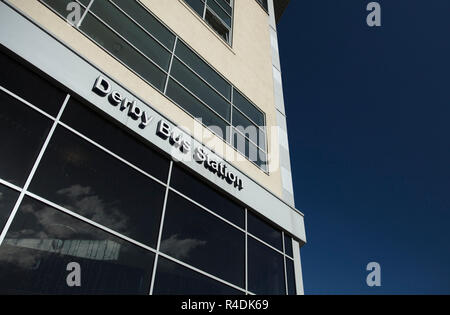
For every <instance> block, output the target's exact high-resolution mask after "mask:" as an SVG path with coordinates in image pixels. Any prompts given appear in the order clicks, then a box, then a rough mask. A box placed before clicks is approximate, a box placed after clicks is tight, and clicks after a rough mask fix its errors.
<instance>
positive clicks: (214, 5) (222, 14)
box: [207, 0, 231, 27]
mask: <svg viewBox="0 0 450 315" xmlns="http://www.w3.org/2000/svg"><path fill="white" fill-rule="evenodd" d="M207 4H208V7H209V8H210V9H211V10H212V11H213V12H214V13H215V14H216V15H217V16H218V17H219V18H220V19H221V20H222V21H223V22H225V24H226V25H228V26H229V27H231V17H230V16H229V15H228V14H227V13H226V12H225V10H224V9H222V7H221V6H220V5H218V4H217V3H216V2H215V1H214V0H211V1H208V2H207Z"/></svg>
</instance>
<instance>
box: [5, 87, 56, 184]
mask: <svg viewBox="0 0 450 315" xmlns="http://www.w3.org/2000/svg"><path fill="white" fill-rule="evenodd" d="M51 126H52V121H51V120H50V119H48V118H47V117H45V116H43V115H41V114H40V113H38V112H37V111H35V110H33V109H31V108H30V107H28V106H26V105H24V104H23V103H22V102H20V101H18V100H16V99H15V98H13V97H12V96H9V95H8V94H6V93H4V92H2V91H0V178H2V179H4V180H6V181H8V182H10V183H13V184H15V185H18V186H23V185H24V184H25V181H26V179H27V177H28V174H29V172H30V171H31V168H32V167H33V164H34V162H35V160H36V158H37V156H38V154H39V152H40V150H41V147H42V145H43V144H44V141H45V139H46V138H47V136H48V133H49V131H50V128H51Z"/></svg>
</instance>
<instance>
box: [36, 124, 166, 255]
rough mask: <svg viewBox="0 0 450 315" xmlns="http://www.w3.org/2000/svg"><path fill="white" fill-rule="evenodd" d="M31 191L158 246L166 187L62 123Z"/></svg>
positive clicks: (41, 164) (141, 240)
mask: <svg viewBox="0 0 450 315" xmlns="http://www.w3.org/2000/svg"><path fill="white" fill-rule="evenodd" d="M30 190H31V191H32V192H34V193H36V194H38V195H40V196H43V197H45V198H47V199H48V200H51V201H52V202H55V203H57V204H59V205H61V206H63V207H66V208H68V209H70V210H73V211H75V212H77V213H79V214H80V215H82V216H84V217H86V218H88V219H90V220H92V221H95V222H98V223H100V224H102V225H105V226H106V227H108V228H110V229H112V230H114V231H117V232H120V233H122V234H124V235H127V236H130V237H132V238H134V239H136V240H138V241H140V242H142V243H144V244H147V245H149V246H152V247H155V245H156V240H157V236H158V231H159V225H160V218H161V212H162V205H163V200H164V192H165V188H164V186H162V185H160V184H158V183H156V182H155V181H153V180H152V179H150V178H148V177H146V176H144V175H142V174H140V173H138V172H137V171H135V170H133V169H132V168H130V167H128V166H127V165H125V164H123V163H122V162H120V161H119V160H117V159H115V158H114V157H112V156H110V155H109V154H106V153H105V152H103V151H101V150H100V149H98V148H96V147H95V146H93V145H92V144H90V143H88V142H87V141H85V140H83V139H81V138H79V137H78V136H76V135H74V134H73V133H71V132H70V131H67V130H66V129H64V128H62V127H58V128H57V129H56V131H55V133H54V135H53V138H52V140H51V141H50V143H49V147H48V148H47V152H46V153H45V154H44V156H43V158H42V160H41V163H40V165H39V168H38V169H37V171H36V174H35V176H34V178H33V181H32V182H31V185H30Z"/></svg>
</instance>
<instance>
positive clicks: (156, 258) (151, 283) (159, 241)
mask: <svg viewBox="0 0 450 315" xmlns="http://www.w3.org/2000/svg"><path fill="white" fill-rule="evenodd" d="M172 168H173V161H170V165H169V175H168V176H167V183H166V191H165V194H164V202H163V207H162V213H161V221H160V223H159V232H158V241H157V243H156V256H155V260H154V262H153V273H152V279H151V282H150V290H149V293H148V294H149V295H153V288H154V285H155V277H156V267H157V264H158V257H159V250H160V247H161V239H162V233H163V226H164V217H165V214H166V207H167V199H168V196H169V185H170V179H171V177H172Z"/></svg>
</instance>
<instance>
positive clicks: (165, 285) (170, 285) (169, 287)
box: [153, 257, 244, 295]
mask: <svg viewBox="0 0 450 315" xmlns="http://www.w3.org/2000/svg"><path fill="white" fill-rule="evenodd" d="M153 294H165V295H185V294H195V295H200V294H201V295H242V294H244V292H241V291H238V290H236V289H234V288H232V287H229V286H227V285H225V284H222V283H220V282H218V281H216V280H213V279H211V278H208V277H207V276H204V275H202V274H200V273H198V272H195V271H193V270H190V269H188V268H186V267H183V266H181V265H179V264H176V263H174V262H172V261H170V260H168V259H165V258H163V257H159V258H158V267H157V269H156V276H155V286H154V288H153Z"/></svg>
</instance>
